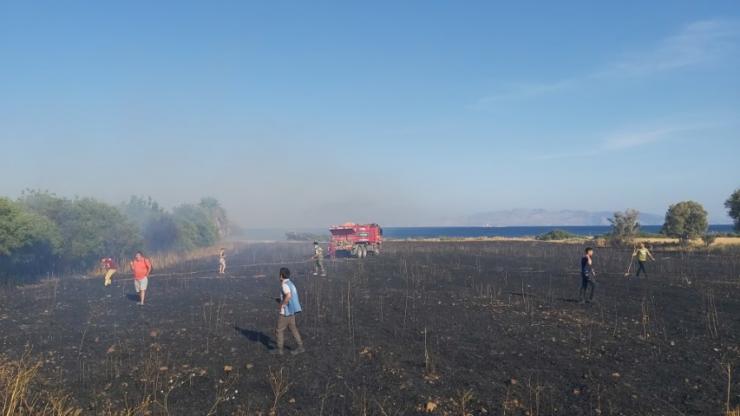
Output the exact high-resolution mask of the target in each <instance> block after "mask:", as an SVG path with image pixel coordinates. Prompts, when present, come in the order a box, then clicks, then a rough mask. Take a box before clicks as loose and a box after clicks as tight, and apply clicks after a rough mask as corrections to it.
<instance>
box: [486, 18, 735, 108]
mask: <svg viewBox="0 0 740 416" xmlns="http://www.w3.org/2000/svg"><path fill="white" fill-rule="evenodd" d="M738 41H740V21H739V20H720V19H715V20H702V21H697V22H693V23H691V24H688V25H686V26H685V27H684V28H683V29H682V30H681V31H680V32H678V33H677V34H674V35H672V36H668V37H666V38H664V39H662V40H661V41H659V42H658V43H657V44H656V45H655V46H654V47H653V48H651V49H649V50H645V51H640V52H631V53H625V54H623V55H622V56H621V57H619V58H618V59H616V60H615V61H614V62H612V63H611V64H609V65H607V66H606V67H604V68H601V69H598V70H595V71H592V72H590V73H587V74H585V75H582V76H579V77H572V78H566V79H561V80H557V81H554V82H547V83H521V84H514V85H511V86H509V87H508V88H506V89H505V90H503V91H501V92H498V93H495V94H491V95H488V96H486V97H482V98H480V99H479V100H478V101H477V102H476V103H475V104H474V105H473V106H472V107H474V108H485V107H487V106H490V105H493V104H496V103H498V102H503V101H512V100H524V99H529V98H534V97H538V96H543V95H547V94H551V93H557V92H561V91H564V90H568V89H571V88H575V87H577V86H579V85H581V84H583V83H586V82H589V81H604V80H613V79H617V78H625V77H644V76H650V75H654V74H657V73H660V72H664V71H672V70H679V69H684V68H690V67H697V66H701V65H708V64H714V63H717V62H720V61H722V60H723V59H725V58H726V57H728V56H731V55H733V53H735V52H736V51H737V50H738Z"/></svg>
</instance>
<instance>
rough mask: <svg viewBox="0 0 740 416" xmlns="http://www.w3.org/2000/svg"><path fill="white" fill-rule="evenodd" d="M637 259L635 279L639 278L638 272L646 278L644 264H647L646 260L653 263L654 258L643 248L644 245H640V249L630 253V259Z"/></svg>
mask: <svg viewBox="0 0 740 416" xmlns="http://www.w3.org/2000/svg"><path fill="white" fill-rule="evenodd" d="M635 256H636V257H637V275H636V276H637V277H640V272H642V273H643V274H644V275H645V277H647V270H645V263H647V261H648V258H650V260H653V261H655V257H653V253H651V252H650V250H648V249H647V247H645V243H640V248H638V249H637V250H635V251H634V253H632V257H635Z"/></svg>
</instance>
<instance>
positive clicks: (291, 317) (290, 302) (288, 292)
mask: <svg viewBox="0 0 740 416" xmlns="http://www.w3.org/2000/svg"><path fill="white" fill-rule="evenodd" d="M276 300H277V301H278V302H279V303H280V312H279V315H278V323H277V329H275V335H276V336H277V348H276V349H274V350H272V351H270V352H271V353H272V354H278V355H283V345H284V344H285V329H286V328H290V332H291V333H292V334H293V339H295V342H296V344H298V348H296V349H295V350H293V351H291V354H293V355H297V354H300V353H302V352H305V351H306V350H305V349H304V348H303V339H301V333H300V332H298V327H297V326H296V324H295V316H296V314H298V313H300V312H301V303H300V302H299V301H298V290H296V288H295V285H294V284H293V282H291V281H290V270H288V269H287V268H286V267H283V268H281V269H280V297H279V298H277V299H276Z"/></svg>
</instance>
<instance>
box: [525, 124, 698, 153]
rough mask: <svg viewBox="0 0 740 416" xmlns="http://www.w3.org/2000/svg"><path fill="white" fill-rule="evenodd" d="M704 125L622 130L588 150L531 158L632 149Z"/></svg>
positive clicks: (667, 138) (671, 137)
mask: <svg viewBox="0 0 740 416" xmlns="http://www.w3.org/2000/svg"><path fill="white" fill-rule="evenodd" d="M704 127H710V125H705V124H704V125H700V124H692V125H688V124H687V125H678V126H665V127H658V128H653V129H645V130H640V131H632V132H623V133H617V134H614V135H611V136H607V137H606V138H604V139H602V140H601V141H599V142H597V143H596V145H595V146H594V147H592V148H590V149H588V150H583V151H575V152H564V153H550V154H544V155H538V156H534V157H532V158H531V159H532V160H554V159H574V158H583V157H589V156H596V155H600V154H604V153H610V152H615V151H621V150H627V149H633V148H637V147H642V146H646V145H649V144H652V143H656V142H659V141H665V140H671V139H674V138H676V137H678V136H679V135H680V134H683V133H686V132H688V131H694V130H697V129H701V128H704Z"/></svg>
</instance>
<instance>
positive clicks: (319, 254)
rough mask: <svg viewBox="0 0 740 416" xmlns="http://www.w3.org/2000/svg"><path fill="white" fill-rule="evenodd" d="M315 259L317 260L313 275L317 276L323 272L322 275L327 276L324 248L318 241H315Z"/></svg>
mask: <svg viewBox="0 0 740 416" xmlns="http://www.w3.org/2000/svg"><path fill="white" fill-rule="evenodd" d="M313 259H314V261H315V263H314V266H313V275H314V276H317V275H318V274H319V273H321V276H326V269H324V249H323V248H321V246H320V245H319V242H318V241H314V242H313Z"/></svg>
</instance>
